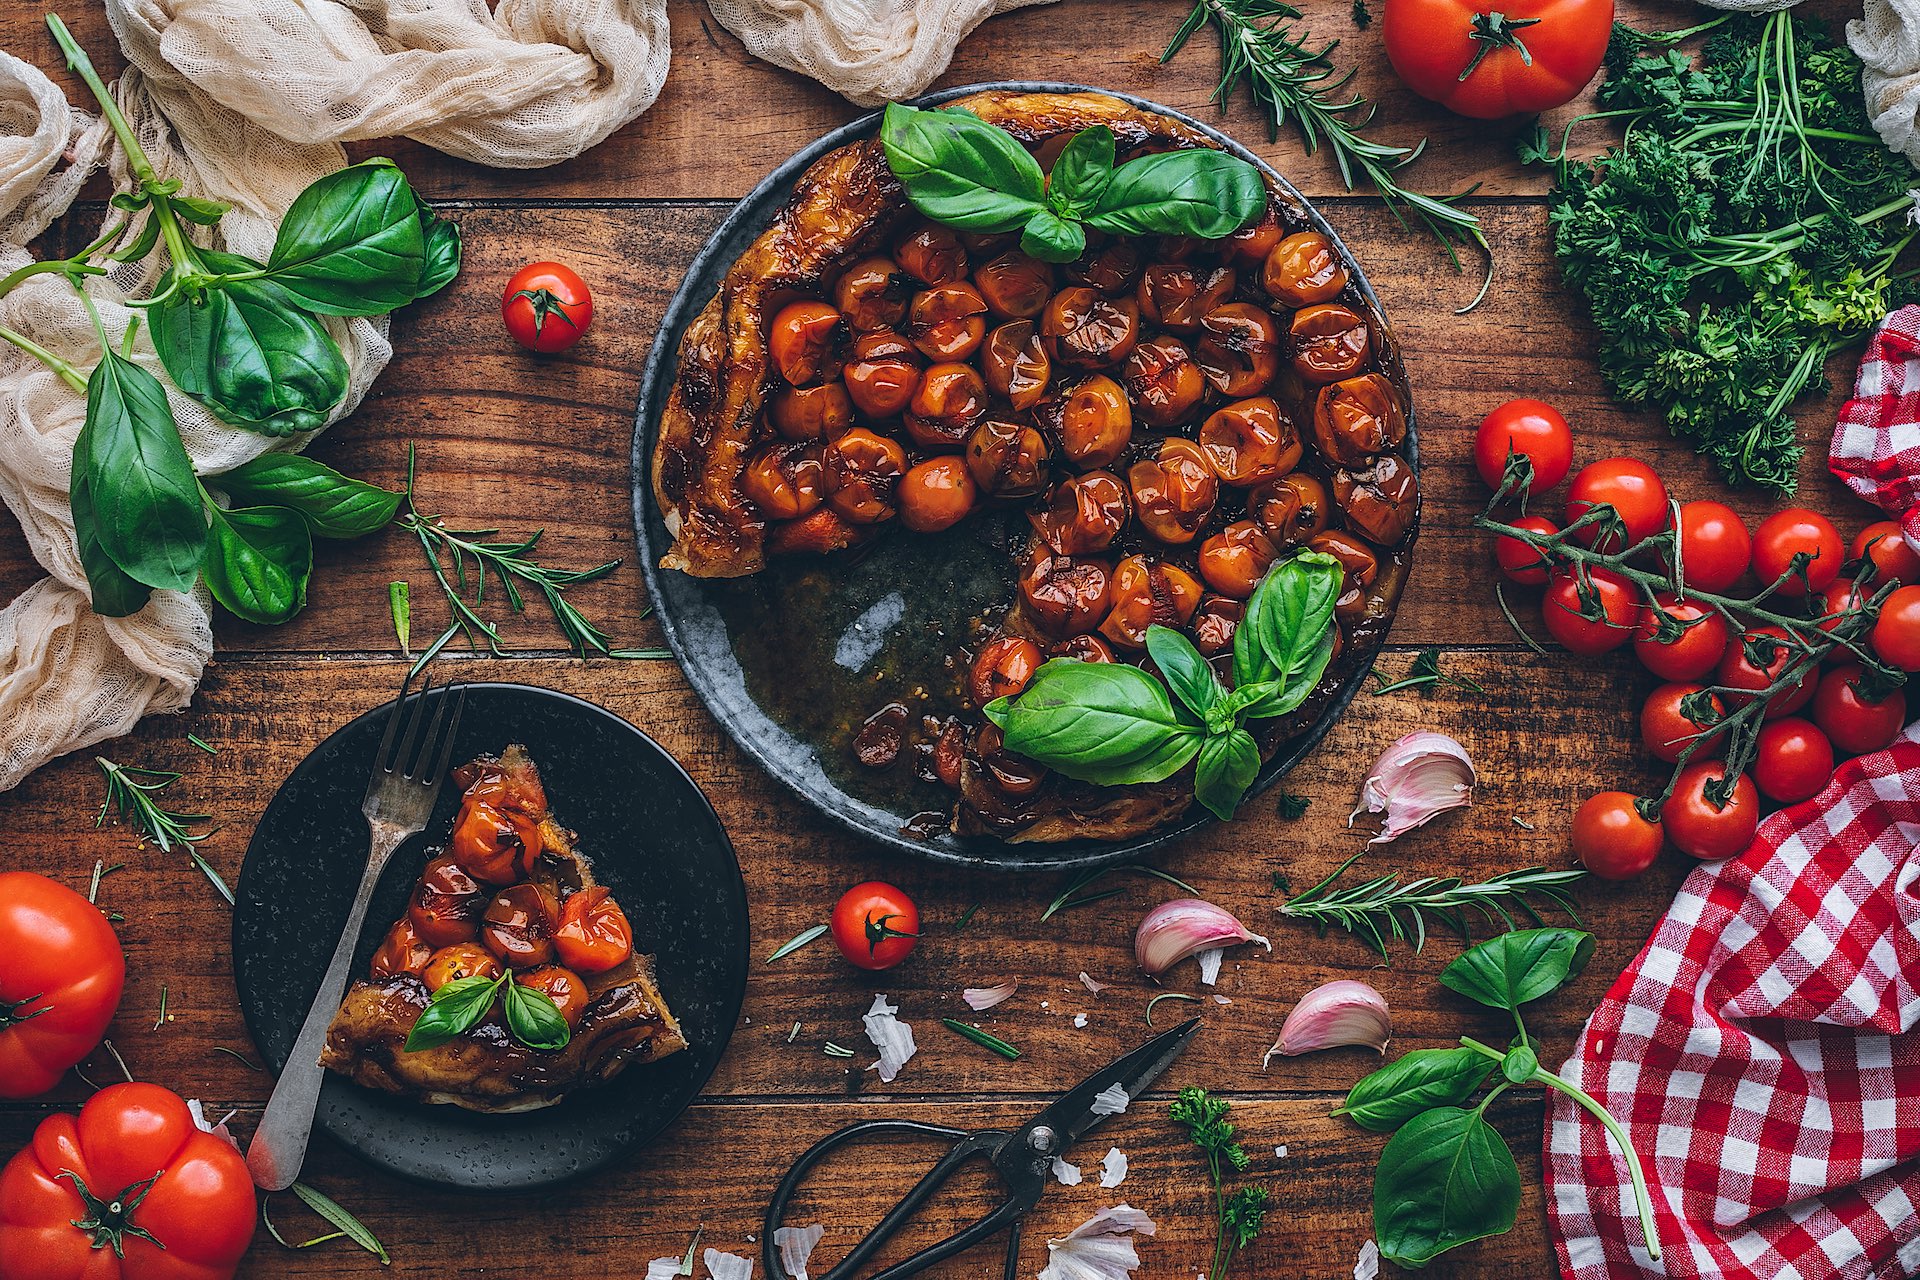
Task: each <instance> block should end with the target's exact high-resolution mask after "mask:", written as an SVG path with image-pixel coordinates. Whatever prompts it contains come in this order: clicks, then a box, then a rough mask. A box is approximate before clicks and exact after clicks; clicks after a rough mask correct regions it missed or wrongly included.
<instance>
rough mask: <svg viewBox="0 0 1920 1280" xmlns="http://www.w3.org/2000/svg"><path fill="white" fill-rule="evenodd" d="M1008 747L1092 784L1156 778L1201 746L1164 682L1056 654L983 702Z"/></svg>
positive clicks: (1118, 665) (1133, 669) (1166, 774)
mask: <svg viewBox="0 0 1920 1280" xmlns="http://www.w3.org/2000/svg"><path fill="white" fill-rule="evenodd" d="M985 714H986V717H987V719H988V720H990V721H992V722H993V723H994V724H995V725H998V726H999V728H1000V730H1001V732H1002V733H1003V734H1005V740H1006V748H1007V750H1009V751H1011V752H1014V753H1015V754H1017V755H1023V756H1026V757H1027V758H1028V759H1029V760H1033V761H1036V762H1038V763H1040V764H1044V765H1046V766H1047V767H1048V768H1050V769H1054V770H1056V771H1057V772H1060V773H1063V774H1065V775H1066V776H1067V777H1069V778H1078V779H1079V780H1080V781H1082V782H1092V783H1095V784H1097V785H1109V786H1110V785H1119V784H1122V783H1132V782H1158V781H1160V780H1161V779H1163V778H1167V777H1170V776H1172V775H1173V774H1175V773H1177V772H1179V770H1180V768H1181V767H1182V766H1183V765H1185V764H1186V762H1187V761H1188V760H1190V759H1192V758H1193V753H1194V752H1196V751H1198V750H1199V743H1200V737H1201V734H1200V731H1199V730H1198V729H1196V728H1195V727H1194V726H1192V725H1188V724H1183V723H1181V721H1180V718H1179V716H1178V715H1177V714H1176V713H1175V712H1174V709H1173V704H1172V703H1171V702H1170V701H1169V700H1168V698H1167V691H1166V687H1165V686H1164V685H1162V684H1161V683H1160V682H1159V681H1158V680H1155V679H1154V678H1153V677H1152V676H1150V675H1148V674H1147V673H1146V672H1144V671H1142V670H1140V669H1139V668H1138V667H1133V666H1128V665H1127V664H1125V663H1116V662H1077V661H1074V660H1072V659H1068V658H1055V659H1053V660H1052V661H1050V662H1048V663H1046V664H1045V665H1043V666H1042V667H1041V668H1040V670H1039V671H1037V672H1035V673H1034V678H1033V681H1032V683H1030V684H1029V685H1028V686H1027V688H1026V689H1025V691H1024V692H1022V693H1021V694H1020V696H1019V697H1018V698H996V699H995V700H994V701H993V702H991V703H989V704H987V706H986V708H985Z"/></svg>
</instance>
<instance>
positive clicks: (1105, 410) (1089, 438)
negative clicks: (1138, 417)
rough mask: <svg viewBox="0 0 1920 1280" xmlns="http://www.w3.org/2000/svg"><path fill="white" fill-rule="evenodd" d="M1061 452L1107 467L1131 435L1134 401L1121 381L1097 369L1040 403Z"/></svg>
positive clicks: (1080, 462) (1069, 458)
mask: <svg viewBox="0 0 1920 1280" xmlns="http://www.w3.org/2000/svg"><path fill="white" fill-rule="evenodd" d="M1039 416H1040V418H1041V419H1042V423H1043V425H1045V426H1047V427H1049V428H1050V429H1051V430H1052V432H1053V438H1054V439H1055V440H1057V441H1058V442H1059V444H1060V455H1061V456H1062V457H1064V458H1065V459H1067V461H1069V462H1071V463H1073V464H1074V465H1075V466H1077V467H1087V468H1093V467H1110V466H1112V465H1113V464H1114V463H1115V462H1117V461H1119V459H1120V455H1121V454H1122V453H1125V452H1126V449H1127V442H1128V441H1129V440H1131V439H1132V438H1133V404H1132V402H1131V401H1129V400H1128V399H1127V393H1126V392H1125V391H1124V390H1122V389H1121V387H1120V384H1119V383H1117V382H1115V381H1114V380H1113V379H1112V378H1109V377H1107V376H1106V375H1105V374H1104V373H1096V374H1094V375H1092V376H1091V377H1087V378H1082V379H1081V380H1080V381H1079V382H1076V383H1074V384H1073V386H1072V387H1071V388H1069V389H1068V390H1067V392H1066V394H1065V395H1062V396H1057V397H1055V398H1054V399H1053V400H1052V401H1051V402H1049V403H1048V404H1047V405H1045V406H1043V407H1042V411H1041V413H1040V415H1039Z"/></svg>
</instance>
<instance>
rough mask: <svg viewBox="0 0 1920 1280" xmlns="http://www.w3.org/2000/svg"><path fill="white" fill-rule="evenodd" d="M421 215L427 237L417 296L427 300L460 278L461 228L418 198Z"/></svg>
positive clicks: (422, 229) (421, 227)
mask: <svg viewBox="0 0 1920 1280" xmlns="http://www.w3.org/2000/svg"><path fill="white" fill-rule="evenodd" d="M414 205H415V207H416V208H417V209H418V211H419V214H420V231H421V234H422V235H423V236H425V238H426V239H425V256H424V257H423V258H422V260H421V264H420V280H419V282H418V283H417V284H415V285H414V289H413V296H414V297H415V298H416V299H418V298H424V297H427V296H429V295H430V294H435V293H438V292H440V291H441V290H442V289H444V288H446V287H447V286H448V285H449V284H451V283H453V278H454V277H455V276H456V275H458V274H460V254H461V245H460V224H459V223H457V222H452V221H449V220H448V219H446V218H442V217H440V216H439V215H438V214H436V213H435V212H434V211H433V208H432V206H430V205H429V204H428V203H427V202H426V201H424V200H422V199H420V197H419V196H417V195H416V196H415V197H414Z"/></svg>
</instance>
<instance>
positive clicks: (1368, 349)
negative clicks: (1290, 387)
mask: <svg viewBox="0 0 1920 1280" xmlns="http://www.w3.org/2000/svg"><path fill="white" fill-rule="evenodd" d="M1287 340H1288V344H1289V345H1290V346H1291V348H1292V350H1293V371H1294V372H1295V373H1297V374H1299V375H1300V380H1301V381H1302V382H1308V383H1312V384H1313V385H1315V386H1323V385H1325V384H1326V383H1329V382H1338V381H1340V379H1342V378H1351V377H1352V376H1353V375H1354V374H1356V373H1359V372H1360V371H1361V370H1362V369H1365V368H1366V367H1367V359H1368V357H1369V356H1370V355H1371V354H1372V351H1373V336H1372V334H1371V333H1370V332H1369V331H1368V329H1367V322H1366V321H1365V320H1362V319H1361V318H1360V315H1359V313H1358V312H1356V311H1354V310H1353V309H1352V308H1351V307H1342V306H1339V305H1337V304H1334V303H1324V302H1323V303H1316V304H1315V305H1313V306H1311V307H1302V308H1300V309H1299V310H1298V311H1296V312H1294V313H1293V321H1292V323H1290V324H1289V325H1288V326H1287Z"/></svg>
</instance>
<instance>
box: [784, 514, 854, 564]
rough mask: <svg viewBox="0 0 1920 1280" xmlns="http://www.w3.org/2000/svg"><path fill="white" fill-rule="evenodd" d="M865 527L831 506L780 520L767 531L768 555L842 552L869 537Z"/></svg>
mask: <svg viewBox="0 0 1920 1280" xmlns="http://www.w3.org/2000/svg"><path fill="white" fill-rule="evenodd" d="M869 532H870V531H869V530H867V529H866V528H865V527H856V526H854V525H851V524H849V523H847V522H846V521H845V520H843V519H841V517H840V515H839V513H838V512H836V511H835V510H834V509H833V508H832V507H821V508H820V509H819V510H817V511H813V512H810V513H808V514H807V515H804V516H801V517H800V518H799V519H798V520H783V521H781V522H780V523H778V524H775V525H773V526H772V527H771V528H769V529H768V530H767V554H768V555H774V556H798V555H815V556H823V555H825V554H827V552H829V551H841V550H844V549H846V548H847V547H850V546H852V545H853V544H854V543H856V542H859V541H861V540H862V539H864V538H866V537H867V536H869Z"/></svg>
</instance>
